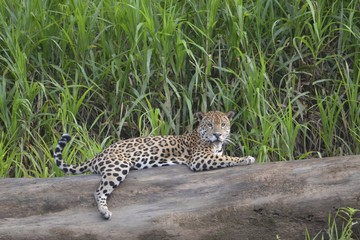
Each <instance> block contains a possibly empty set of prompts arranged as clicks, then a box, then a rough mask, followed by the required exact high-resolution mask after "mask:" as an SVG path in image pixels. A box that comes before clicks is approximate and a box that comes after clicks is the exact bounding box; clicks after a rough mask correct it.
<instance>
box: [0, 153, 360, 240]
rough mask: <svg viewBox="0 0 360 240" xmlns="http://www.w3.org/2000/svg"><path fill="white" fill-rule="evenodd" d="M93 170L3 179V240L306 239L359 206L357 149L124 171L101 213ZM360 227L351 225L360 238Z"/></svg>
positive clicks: (0, 187)
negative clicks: (204, 167) (333, 216)
mask: <svg viewBox="0 0 360 240" xmlns="http://www.w3.org/2000/svg"><path fill="white" fill-rule="evenodd" d="M99 182H100V176H98V175H86V176H69V177H61V178H49V179H1V180H0V239H276V237H277V236H278V237H280V238H281V239H304V233H305V228H307V229H308V230H309V232H310V233H311V234H313V235H315V234H316V233H317V232H319V231H320V230H322V229H325V228H326V227H327V218H328V214H329V213H330V212H334V211H335V210H336V209H337V208H340V207H353V208H359V207H360V156H347V157H335V158H326V159H309V160H298V161H291V162H276V163H268V164H254V165H250V166H246V167H232V168H226V169H221V170H214V171H208V172H196V173H195V172H191V171H190V170H189V169H188V168H187V167H185V166H172V167H160V168H153V169H146V170H139V171H131V172H130V174H129V176H128V177H127V179H126V180H125V182H123V183H122V184H121V185H120V186H119V187H118V188H117V189H116V190H115V191H114V192H113V194H112V195H111V197H110V199H109V201H108V205H109V209H110V211H112V213H113V217H112V219H111V220H110V221H106V220H104V219H102V217H101V216H100V214H99V213H98V211H97V208H96V205H95V200H94V198H93V192H94V191H95V190H96V188H97V186H98V184H99ZM359 225H360V224H358V225H357V226H355V228H358V229H355V232H356V231H358V234H359V235H360V229H359Z"/></svg>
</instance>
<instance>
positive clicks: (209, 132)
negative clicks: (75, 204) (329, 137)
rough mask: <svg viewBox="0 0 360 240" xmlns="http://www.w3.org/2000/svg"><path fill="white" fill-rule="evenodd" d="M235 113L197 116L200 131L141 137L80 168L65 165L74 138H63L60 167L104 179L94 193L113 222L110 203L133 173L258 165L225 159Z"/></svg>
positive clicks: (241, 159)
mask: <svg viewBox="0 0 360 240" xmlns="http://www.w3.org/2000/svg"><path fill="white" fill-rule="evenodd" d="M233 115H234V112H232V111H231V112H229V113H222V112H218V111H213V112H207V113H197V114H196V116H197V117H198V118H199V119H200V123H199V126H198V128H197V129H196V130H195V131H193V132H192V133H189V134H184V135H179V136H157V137H138V138H132V139H127V140H124V141H119V142H117V143H114V144H112V145H110V146H109V147H108V148H106V149H105V150H104V151H102V152H101V153H100V154H98V155H97V156H96V157H94V158H93V159H91V160H88V161H86V162H84V163H82V164H79V165H70V164H66V163H64V161H63V159H62V151H63V149H64V147H65V145H66V143H67V142H69V141H70V135H68V134H63V135H62V137H61V139H60V140H59V143H58V145H57V146H56V149H55V151H54V157H55V161H56V165H57V166H58V167H59V168H60V169H62V170H63V171H64V172H65V173H71V174H81V173H85V172H88V171H90V172H93V173H97V174H100V175H101V182H100V186H99V187H98V189H97V190H96V192H95V193H94V196H95V199H96V202H97V206H98V209H99V211H100V213H101V215H102V216H103V217H104V218H105V219H110V218H111V212H110V211H109V210H108V207H107V203H106V200H107V198H108V197H109V195H110V194H111V192H112V191H113V190H114V188H116V187H117V186H118V185H119V184H120V183H121V182H122V181H124V180H125V177H126V176H127V175H128V173H129V171H130V170H133V169H145V168H152V167H160V166H169V165H175V164H184V165H187V166H188V167H189V168H190V169H191V170H193V171H205V170H211V169H217V168H224V167H230V166H236V165H248V164H251V163H254V162H255V159H254V158H253V157H251V156H248V157H229V156H225V155H223V149H222V147H223V144H224V143H225V142H226V141H227V139H228V136H229V134H230V119H231V118H232V117H233Z"/></svg>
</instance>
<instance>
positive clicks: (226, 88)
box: [0, 0, 360, 177]
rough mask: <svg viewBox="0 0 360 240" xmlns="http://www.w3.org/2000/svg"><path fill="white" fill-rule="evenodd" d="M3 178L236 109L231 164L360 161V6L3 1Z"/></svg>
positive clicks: (38, 171) (51, 172)
mask: <svg viewBox="0 0 360 240" xmlns="http://www.w3.org/2000/svg"><path fill="white" fill-rule="evenodd" d="M0 6H1V7H0V11H1V12H0V47H1V48H0V176H7V177H8V176H10V177H28V176H36V177H49V176H50V177H51V176H59V175H61V174H62V173H60V171H59V170H58V169H56V168H55V167H54V163H53V160H52V151H53V149H54V147H55V144H56V142H57V139H58V138H59V137H60V135H61V134H62V133H63V132H65V131H66V132H69V133H71V134H72V135H73V136H74V140H73V141H72V146H71V148H67V149H66V156H67V161H73V162H77V161H79V162H80V161H84V160H85V159H88V158H91V157H92V156H94V155H95V154H96V153H97V152H99V151H101V149H102V148H104V147H106V146H108V145H109V144H110V143H112V142H114V141H116V140H118V139H123V138H129V137H134V136H139V135H148V134H151V135H157V134H181V133H183V132H185V131H190V130H192V129H193V126H195V125H196V124H195V123H196V119H194V117H193V114H194V112H197V111H208V110H222V111H228V110H235V111H236V113H237V114H236V116H235V119H234V121H233V128H232V132H233V134H232V141H233V143H234V144H233V145H230V146H229V147H228V149H229V150H228V151H230V153H231V154H233V155H245V154H246V155H253V156H256V157H257V161H258V162H268V161H279V160H293V159H303V158H309V157H326V156H338V155H346V154H359V153H360V144H359V142H360V112H359V111H360V110H359V109H360V93H359V84H360V83H359V82H360V71H359V67H360V29H359V28H360V3H359V1H355V0H353V1H341V0H335V1H328V0H317V1H313V0H306V1H305V0H293V1H287V0H251V1H242V0H227V1H220V0H207V1H187V0H179V1H175V0H151V1H150V0H149V1H140V0H117V1H115V0H106V1H101V0H91V1H90V0H81V1H80V0H79V1H77V0H67V1H56V0H31V1H30V0H16V1H13V0H0Z"/></svg>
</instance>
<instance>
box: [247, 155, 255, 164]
mask: <svg viewBox="0 0 360 240" xmlns="http://www.w3.org/2000/svg"><path fill="white" fill-rule="evenodd" d="M253 163H255V158H254V157H252V156H248V164H253Z"/></svg>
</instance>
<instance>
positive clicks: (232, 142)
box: [223, 136, 235, 145]
mask: <svg viewBox="0 0 360 240" xmlns="http://www.w3.org/2000/svg"><path fill="white" fill-rule="evenodd" d="M223 144H232V145H235V143H234V140H233V139H232V138H231V137H230V136H229V137H227V138H226V139H225V140H224V142H223Z"/></svg>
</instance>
